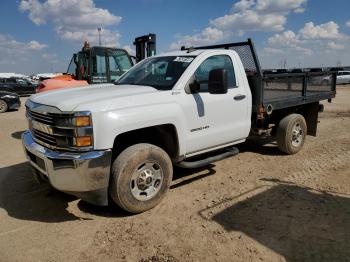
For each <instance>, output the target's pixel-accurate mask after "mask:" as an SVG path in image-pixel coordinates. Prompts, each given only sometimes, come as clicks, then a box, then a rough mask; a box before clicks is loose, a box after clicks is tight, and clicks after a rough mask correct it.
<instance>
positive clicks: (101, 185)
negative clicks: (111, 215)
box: [22, 131, 112, 206]
mask: <svg viewBox="0 0 350 262" xmlns="http://www.w3.org/2000/svg"><path fill="white" fill-rule="evenodd" d="M22 143H23V146H24V150H25V154H26V157H27V159H28V160H29V162H30V164H31V166H32V167H33V169H34V170H35V173H39V175H40V176H41V177H42V178H47V180H48V181H49V182H50V184H51V185H52V186H53V187H54V188H56V189H57V190H59V191H63V192H66V193H68V194H72V195H75V196H77V197H79V198H81V199H83V200H85V201H87V202H89V203H92V204H95V205H101V206H104V205H107V204H108V184H109V174H110V165H111V156H112V152H111V150H105V151H91V152H78V153H72V152H59V151H53V150H50V149H48V148H46V147H43V146H42V145H39V144H38V143H36V142H35V141H34V140H33V138H32V135H31V133H30V131H26V132H24V133H23V135H22Z"/></svg>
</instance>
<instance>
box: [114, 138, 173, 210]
mask: <svg viewBox="0 0 350 262" xmlns="http://www.w3.org/2000/svg"><path fill="white" fill-rule="evenodd" d="M172 176H173V167H172V162H171V160H170V157H169V156H168V154H167V153H166V152H165V151H164V150H163V149H161V148H160V147H157V146H155V145H151V144H136V145H133V146H130V147H128V148H127V149H125V150H124V151H123V152H121V153H120V155H119V156H118V157H117V158H116V159H115V161H114V163H113V165H112V170H111V181H110V186H109V194H110V196H111V198H112V199H113V200H114V202H115V203H116V204H117V205H118V206H120V207H121V208H123V209H125V210H126V211H128V212H131V213H141V212H144V211H147V210H149V209H151V208H153V207H155V206H156V205H158V204H159V202H160V201H161V200H162V199H163V197H164V195H165V193H166V192H167V190H168V189H169V187H170V184H171V181H172Z"/></svg>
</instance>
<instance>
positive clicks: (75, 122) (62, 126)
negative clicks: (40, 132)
mask: <svg viewBox="0 0 350 262" xmlns="http://www.w3.org/2000/svg"><path fill="white" fill-rule="evenodd" d="M55 126H56V127H57V128H55V131H56V132H57V131H60V132H61V134H62V135H67V136H68V138H67V140H66V139H64V141H66V142H64V141H63V143H68V145H69V146H71V147H76V148H78V149H84V148H86V147H91V146H93V141H94V139H93V127H92V117H91V113H90V112H88V111H83V112H75V113H74V114H67V115H64V114H63V115H60V117H58V118H56V119H55Z"/></svg>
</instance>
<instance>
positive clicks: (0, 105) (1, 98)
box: [0, 91, 21, 113]
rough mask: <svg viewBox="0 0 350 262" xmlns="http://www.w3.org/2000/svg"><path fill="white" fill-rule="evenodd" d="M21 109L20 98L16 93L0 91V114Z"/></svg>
mask: <svg viewBox="0 0 350 262" xmlns="http://www.w3.org/2000/svg"><path fill="white" fill-rule="evenodd" d="M20 107H21V101H20V100H19V96H18V95H17V94H14V93H10V92H4V91H0V113H4V112H6V111H8V110H11V109H18V108H20Z"/></svg>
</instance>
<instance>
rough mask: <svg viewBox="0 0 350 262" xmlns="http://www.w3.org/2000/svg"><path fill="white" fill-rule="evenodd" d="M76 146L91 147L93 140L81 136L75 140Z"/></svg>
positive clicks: (89, 137)
mask: <svg viewBox="0 0 350 262" xmlns="http://www.w3.org/2000/svg"><path fill="white" fill-rule="evenodd" d="M75 139H76V140H75V145H76V146H78V147H82V146H91V145H92V138H91V136H81V137H76V138H75Z"/></svg>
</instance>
